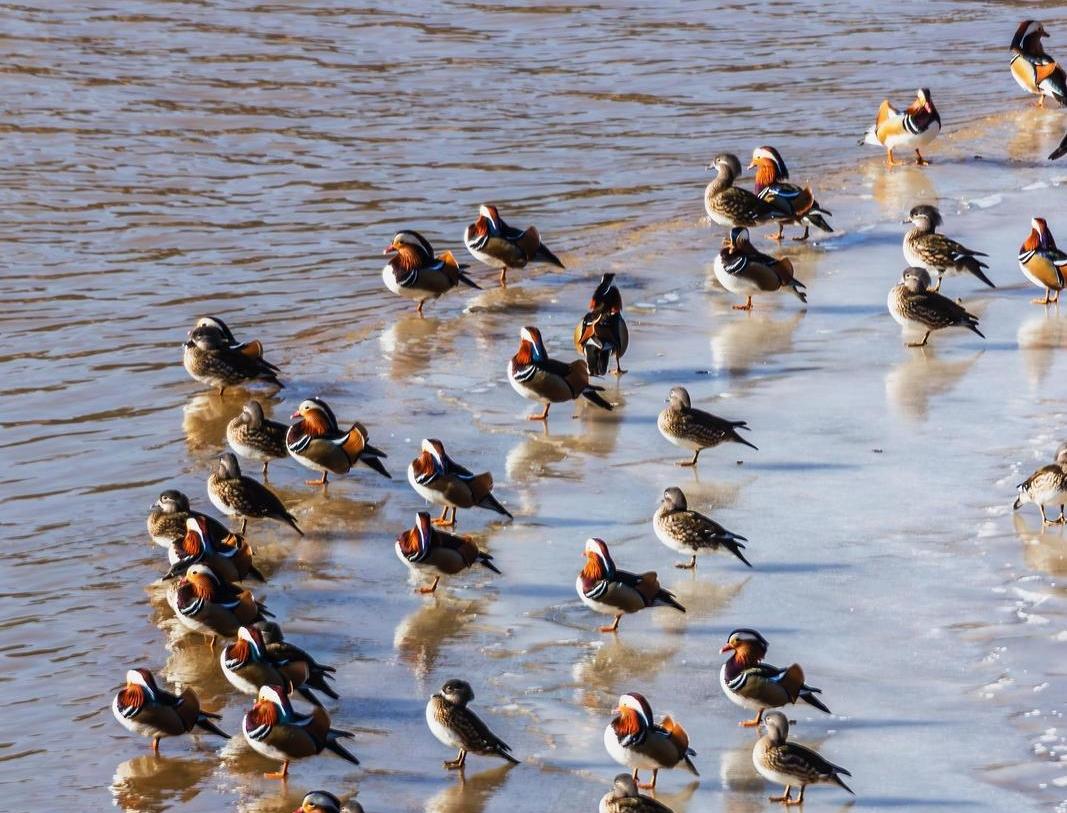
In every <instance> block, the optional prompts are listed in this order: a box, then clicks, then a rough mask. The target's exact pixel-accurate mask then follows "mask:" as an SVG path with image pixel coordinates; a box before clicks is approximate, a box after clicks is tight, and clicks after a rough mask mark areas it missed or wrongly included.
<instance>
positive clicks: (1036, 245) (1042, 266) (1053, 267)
mask: <svg viewBox="0 0 1067 813" xmlns="http://www.w3.org/2000/svg"><path fill="white" fill-rule="evenodd" d="M1019 268H1020V269H1022V272H1023V275H1024V276H1025V277H1026V278H1027V279H1028V280H1030V282H1032V283H1034V285H1036V286H1037V287H1038V288H1044V289H1045V298H1044V299H1035V300H1033V302H1034V304H1035V305H1048V304H1050V303H1052V302H1059V301H1060V291H1062V290H1063V288H1064V285H1065V282H1064V278H1065V277H1064V275H1065V274H1067V270H1065V269H1067V254H1064V253H1063V252H1062V251H1060V250H1059V249H1058V248H1056V241H1055V240H1054V239H1053V237H1052V232H1051V231H1049V228H1048V223H1046V222H1045V219H1044V218H1043V217H1035V218H1034V219H1033V220H1031V221H1030V234H1029V236H1028V237H1027V238H1026V240H1024V241H1023V244H1022V245H1021V246H1019ZM1053 291H1055V292H1056V295H1055V296H1053V295H1052V292H1053Z"/></svg>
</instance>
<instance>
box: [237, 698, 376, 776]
mask: <svg viewBox="0 0 1067 813" xmlns="http://www.w3.org/2000/svg"><path fill="white" fill-rule="evenodd" d="M241 730H242V731H243V732H244V735H245V742H247V743H248V744H249V745H250V746H251V747H252V750H253V751H256V752H258V753H260V754H262V755H263V756H265V757H267V758H268V759H274V760H278V761H280V762H281V763H282V769H281V770H280V771H277V772H274V773H267V774H264V776H265V777H267V779H285V778H286V777H287V776H288V775H289V763H290V762H292V761H294V760H297V759H304V758H305V757H313V756H315V755H316V754H321V753H322V752H323V751H332V752H333V753H335V754H337V756H339V757H341V758H342V759H344V760H347V761H348V762H351V763H352V764H353V765H359V760H358V759H356V757H355V755H354V754H352V753H350V752H349V751H347V750H346V749H345V748H344V746H343V745H341V743H340V742H338V740H339V739H341V738H342V737H351V736H353V735H352V734H350V733H348V732H347V731H340V730H338V729H336V728H331V727H330V715H328V714H327V713H326V711H325V709H323V708H321V707H319V706H316V707H315V708H313V709H312V710H311V714H297V713H296V712H295V711H293V706H292V704H291V703H290V702H289V695H288V693H287V692H286V691H285V689H284V688H282V687H281V686H261V687H260V688H259V694H258V695H257V697H256V702H255V703H254V704H253V706H252V708H251V709H250V710H249V711H248V713H247V714H245V716H244V720H243V721H242V723H241Z"/></svg>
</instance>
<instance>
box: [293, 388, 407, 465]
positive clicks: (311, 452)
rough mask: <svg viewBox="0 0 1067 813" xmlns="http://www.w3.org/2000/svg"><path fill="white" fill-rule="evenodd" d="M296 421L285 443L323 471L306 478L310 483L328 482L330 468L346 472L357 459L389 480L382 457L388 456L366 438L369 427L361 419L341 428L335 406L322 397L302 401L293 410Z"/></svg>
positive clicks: (306, 462) (302, 461)
mask: <svg viewBox="0 0 1067 813" xmlns="http://www.w3.org/2000/svg"><path fill="white" fill-rule="evenodd" d="M292 417H293V419H294V423H293V425H292V426H290V427H289V430H288V432H286V434H285V446H286V448H287V449H288V450H289V454H290V455H292V457H293V459H294V460H296V462H298V463H299V464H300V465H302V466H305V467H307V468H309V469H311V470H312V471H320V472H322V478H321V479H319V480H305V482H306V483H307V484H308V485H319V486H325V485H326V478H327V477H328V476H329V474H330V473H331V472H333V473H334V474H347V473H348V472H349V471H350V470H351V469H352V467H353V466H355V465H356V463H363V464H364V465H366V466H367V467H368V468H372V469H374V470H375V471H376V472H378V473H379V474H380V475H382V476H383V477H388V478H389V479H390V480H391V479H393V476H392V475H391V474H390V473H389V472H388V471H386V470H385V465H384V464H383V463H382V461H381V458H383V457H388V455H386V453H385V452H383V451H381V450H380V449H376V448H375V447H374V446H371V445H370V443H368V442H367V439H368V437H369V435H368V433H367V428H366V427H365V426H364V425H363V424H361V423H359V422H358V421H357V422H356V423H353V424H352V427H351V428H350V429H349V430H348V431H347V432H345V431H342V430H341V428H340V426H339V425H338V423H337V418H335V417H334V414H333V410H332V409H330V407H329V406H328V405H327V404H326V402H325V401H323V400H322V399H321V398H308V399H306V400H304V401H301V402H300V406H299V407H298V408H297V410H296V412H294V413H293V416H292Z"/></svg>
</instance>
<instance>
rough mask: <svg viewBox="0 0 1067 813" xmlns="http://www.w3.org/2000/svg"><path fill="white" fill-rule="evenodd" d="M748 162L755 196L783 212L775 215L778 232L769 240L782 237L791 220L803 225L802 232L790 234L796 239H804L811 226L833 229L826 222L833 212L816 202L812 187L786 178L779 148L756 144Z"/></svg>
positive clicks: (787, 174)
mask: <svg viewBox="0 0 1067 813" xmlns="http://www.w3.org/2000/svg"><path fill="white" fill-rule="evenodd" d="M748 166H749V169H752V168H755V170H756V180H755V191H756V196H757V197H758V198H760V199H761V200H765V201H766V202H767V203H769V204H771V206H773V207H774V208H775V209H778V210H780V211H781V213H782V217H781V218H776V222H777V223H778V234H776V235H772V236H771V239H772V240H781V239H782V232H783V231H784V227H785V226H786V225H787V224H790V223H793V224H796V225H799V226H803V227H804V233H803V234H802V235H800V237H794V238H793V239H794V240H797V241H802V240H807V239H808V232H809V230H810V229H811V228H812V227H814V228H816V229H820V230H822V231H825V232H832V231H833V229H832V228H830V224H829V223H827V222H826V218H827V217H830V216H831V214H832V213H831V212H830V211H828V210H826V209H823V208H822V207H821V206H820V205H819V202H818V201H817V200H815V197H814V196H813V195H812V194H811V189H810V188H808V187H804V188H803V189H801V188H800V187H799V186H797V185H795V184H791V183H789V182H788V181H789V168H788V167H787V166H786V165H785V160H784V159H783V158H782V156H781V154H780V153H779V152H778V150H776V149H775V148H774V147H757V148H756V149H754V150H753V151H752V162H751V163H750V164H749V165H748Z"/></svg>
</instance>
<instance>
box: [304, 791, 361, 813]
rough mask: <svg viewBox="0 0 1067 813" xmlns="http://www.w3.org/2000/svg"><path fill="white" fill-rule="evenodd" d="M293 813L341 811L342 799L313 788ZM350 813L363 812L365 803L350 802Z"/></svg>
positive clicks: (330, 812) (332, 812)
mask: <svg viewBox="0 0 1067 813" xmlns="http://www.w3.org/2000/svg"><path fill="white" fill-rule="evenodd" d="M293 813H341V800H340V799H338V798H337V797H336V796H334V795H333V794H332V793H327V792H326V791H324V790H313V791H311V793H307V794H304V798H303V800H302V801H301V802H300V807H298V808H297V809H296V810H294V811H293ZM348 813H363V805H361V804H360V803H359V802H349V803H348Z"/></svg>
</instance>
